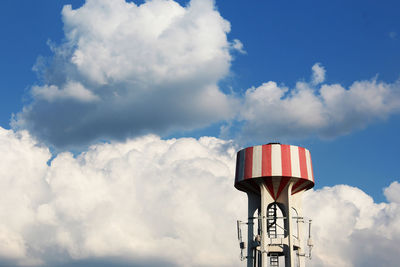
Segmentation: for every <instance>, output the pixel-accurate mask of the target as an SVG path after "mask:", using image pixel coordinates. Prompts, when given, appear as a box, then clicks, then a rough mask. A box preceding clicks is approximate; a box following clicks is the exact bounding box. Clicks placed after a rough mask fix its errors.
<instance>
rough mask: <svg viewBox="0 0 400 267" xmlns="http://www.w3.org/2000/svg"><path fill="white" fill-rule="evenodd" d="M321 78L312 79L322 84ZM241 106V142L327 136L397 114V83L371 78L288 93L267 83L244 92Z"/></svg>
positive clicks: (399, 105)
mask: <svg viewBox="0 0 400 267" xmlns="http://www.w3.org/2000/svg"><path fill="white" fill-rule="evenodd" d="M316 66H317V67H316ZM314 67H316V68H315V70H314V75H315V73H317V72H320V71H321V69H322V70H323V67H321V66H320V65H317V64H316V65H314V66H313V69H314ZM323 73H324V71H323ZM323 76H324V75H322V76H319V78H315V79H314V81H317V80H318V83H320V82H322V81H323ZM321 77H322V78H321ZM243 102H244V103H243V106H242V109H241V111H240V114H239V119H240V120H242V121H243V122H244V127H243V134H244V136H245V137H246V138H251V139H256V140H265V139H268V138H302V137H308V136H312V135H317V136H320V137H324V138H332V137H336V136H339V135H343V134H347V133H350V132H352V131H354V130H357V129H360V128H363V127H366V126H367V125H368V124H370V123H372V122H374V121H377V120H382V119H386V118H387V117H388V116H390V115H392V114H394V113H398V112H399V110H400V83H399V82H395V83H385V82H381V81H378V80H377V79H372V80H368V81H356V82H354V83H353V84H352V85H350V86H349V88H345V87H343V86H342V85H340V84H321V85H319V86H318V87H315V86H313V84H312V83H311V84H309V83H305V82H298V83H297V84H296V86H295V88H293V89H289V88H287V87H284V86H279V85H278V84H277V83H276V82H272V81H271V82H268V83H264V84H262V85H261V86H259V87H257V88H255V87H253V88H250V89H248V90H247V91H246V94H245V96H244V101H243Z"/></svg>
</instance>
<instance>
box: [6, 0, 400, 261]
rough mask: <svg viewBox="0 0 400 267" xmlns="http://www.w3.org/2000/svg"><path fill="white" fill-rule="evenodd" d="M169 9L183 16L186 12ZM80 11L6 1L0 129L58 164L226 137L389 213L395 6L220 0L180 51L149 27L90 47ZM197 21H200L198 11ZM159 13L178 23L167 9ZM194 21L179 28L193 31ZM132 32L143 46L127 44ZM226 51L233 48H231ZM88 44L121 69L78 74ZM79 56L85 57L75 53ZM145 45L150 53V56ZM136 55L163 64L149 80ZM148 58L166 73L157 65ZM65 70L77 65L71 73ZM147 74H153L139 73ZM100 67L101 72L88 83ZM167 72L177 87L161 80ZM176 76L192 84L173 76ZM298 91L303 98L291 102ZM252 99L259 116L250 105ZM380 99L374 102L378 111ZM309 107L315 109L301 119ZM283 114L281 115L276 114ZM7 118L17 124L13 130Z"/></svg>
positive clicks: (394, 143) (399, 35) (394, 142)
mask: <svg viewBox="0 0 400 267" xmlns="http://www.w3.org/2000/svg"><path fill="white" fill-rule="evenodd" d="M161 2H162V1H161ZM178 2H179V4H181V5H182V6H186V5H188V1H178ZM84 3H85V1H80V0H79V1H78V0H70V1H67V0H62V1H61V0H60V1H51V0H39V1H35V2H33V1H27V0H25V1H22V0H18V1H14V0H5V1H2V2H1V8H0V35H1V36H2V41H1V42H0V59H1V60H0V73H1V79H0V126H1V127H2V128H5V129H12V130H13V131H18V130H24V129H26V130H28V132H29V133H30V135H31V136H33V137H35V138H37V139H38V140H39V141H38V142H39V143H40V144H42V145H44V146H46V147H49V149H50V150H51V151H53V155H52V158H54V157H56V156H57V153H62V152H65V151H72V152H73V153H74V154H75V155H78V154H80V153H81V152H84V153H85V151H87V150H88V147H89V146H90V145H96V144H99V143H100V144H101V143H109V142H125V140H127V139H131V138H137V137H141V136H143V135H146V134H156V135H159V136H161V138H164V139H169V138H181V137H195V138H200V137H202V136H212V137H217V138H220V139H222V140H225V139H231V140H233V143H234V144H235V148H237V149H238V148H240V147H241V146H248V145H255V144H261V143H268V142H270V141H271V140H272V141H280V142H282V143H290V144H294V145H299V146H303V147H306V148H308V149H309V150H310V151H311V155H312V158H313V166H314V174H315V176H316V188H317V189H321V188H323V187H325V186H330V187H333V186H335V185H339V184H345V185H349V186H353V187H357V188H359V189H361V190H362V191H364V192H365V193H366V194H368V195H370V196H371V197H373V199H374V200H375V201H376V202H377V203H379V202H386V201H388V200H387V196H386V197H385V196H384V194H383V190H384V188H387V187H388V186H389V185H390V184H391V183H392V182H394V181H396V180H399V176H398V161H399V156H398V150H399V147H400V140H399V138H398V137H399V136H400V116H399V113H400V97H399V96H400V84H399V78H400V19H399V16H398V10H400V3H399V2H398V1H395V0H388V1H381V2H379V1H372V0H370V1H358V0H357V1H314V0H313V1H310V0H307V1H297V2H293V1H237V0H231V1H222V0H216V1H215V10H214V11H215V12H216V13H213V14H212V16H211V17H209V20H208V22H209V23H210V24H212V23H214V22H215V25H216V26H215V28H214V27H208V28H207V27H205V28H204V29H208V30H207V31H206V32H207V34H205V37H204V39H201V38H203V37H202V36H203V35H201V34H200V33H203V32H201V30H202V29H200V30H199V32H198V33H199V35H198V36H196V38H194V39H195V40H194V41H187V39H190V38H188V36H190V37H192V35H188V36H186V37H185V36H183V37H182V36H181V35H179V34H180V32H179V33H176V32H173V34H176V35H171V36H172V37H170V39H168V40H167V39H166V40H165V43H163V44H165V46H164V47H161V48H160V47H158V46H157V44H153V43H151V42H150V41H148V40H146V39H145V38H147V37H146V36H147V35H146V34H147V33H148V32H150V31H151V30H148V29H146V28H144V29H143V31H141V30H140V29H139V30H137V31H134V33H131V35H129V36H128V37H126V39H123V38H125V37H124V36H122V35H123V33H124V32H123V33H122V35H112V34H113V33H110V35H107V34H109V33H107V32H106V33H104V32H101V31H102V29H103V28H105V27H106V26H99V29H97V30H99V35H91V34H92V33H91V32H90V29H93V27H94V28H96V26H92V28H90V27H89V28H85V27H86V25H87V24H85V23H86V22H87V21H86V18H87V17H88V18H89V17H90V16H91V13H90V12H91V10H94V11H96V12H102V11H99V10H97V9H96V8H95V7H96V3H95V2H93V1H92V2H91V3H92V5H93V6H91V7H88V13H85V14H83V13H82V16H81V17H80V18H76V17H74V16H73V11H71V10H76V9H78V8H79V7H81V6H82V5H83V4H84ZM134 3H136V4H137V5H139V4H141V3H143V1H134ZM65 5H71V9H65V8H64V13H63V14H62V13H61V12H62V9H63V7H64V6H65ZM106 6H107V5H106ZM91 8H92V9H91ZM107 8H109V9H110V10H111V9H112V8H110V7H109V6H108V7H105V9H104V10H107ZM199 10H200V11H201V12H205V11H204V10H208V9H207V7H203V6H201V7H199ZM116 12H117V13H116V14H118V12H119V11H118V10H117V11H116ZM165 12H177V13H179V12H183V11H182V10H181V11H179V8H176V9H174V11H172V9H171V10H170V11H165ZM201 12H200V13H201ZM207 12H208V11H207ZM210 12H211V11H210ZM211 13H212V12H211ZM211 13H210V14H211ZM105 14H111V13H107V12H105ZM157 14H162V12H161V13H157ZM196 14H197V13H196ZM201 14H203V13H201ZM204 14H205V13H204ZM207 14H208V13H207ZM216 14H219V15H220V16H221V17H222V18H223V19H222V18H219V17H218V16H216ZM190 16H192V15H190V14H189V15H188V18H187V21H189V22H187V23H188V24H190V23H194V22H193V21H196V20H193V21H191V17H190ZM193 16H194V15H193ZM199 16H200V15H199ZM116 17H117V16H116ZM111 19H114V18H113V17H111V15H110V21H111ZM225 22H229V24H230V26H227V25H226V24H224V23H225ZM99 23H101V21H100V22H99ZM104 23H105V24H104V25H107V24H108V22H107V21H105V22H104ZM181 23H182V25H179V27H178V28H179V30H181V29H186V25H187V24H185V23H186V22H181ZM110 24H112V23H110ZM134 24H135V21H132V25H134ZM127 25H130V24H129V23H128V24H127ZM143 25H146V24H143ZM102 27H103V28H102ZM127 27H129V26H127ZM143 27H145V26H143ZM180 27H182V28H180ZM227 27H228V28H229V29H228V28H227ZM139 28H140V27H139ZM88 29H89V30H88ZM204 29H203V30H204ZM74 31H75V32H74ZM76 32H78V33H76ZM68 34H70V35H68ZM74 34H75V35H74ZM119 34H120V33H119ZM135 34H139V35H140V34H143V35H140V38H136V37H137V35H135ZM71 36H72V37H71ZM104 36H106V37H104ZM107 36H112V38H119V37H121V36H122V37H121V40H122V41H120V43H121V47H124V46H123V45H126V44H132V46H127V47H129V48H128V50H131V52H129V53H128V54H126V55H125V54H123V53H122V52H121V51H124V50H123V49H122V48H121V47H113V45H114V43H118V42H119V41H115V42H113V40H110V39H107V38H108V37H107ZM143 36H144V37H143ZM176 36H178V37H176ZM220 37H221V38H220ZM225 37H226V38H227V40H225V39H224V38H225ZM74 38H75V39H74ZM101 38H104V39H101ZM129 38H130V39H129ZM174 38H177V39H174ZM179 38H182V39H179ZM118 40H119V39H118ZM138 40H139V41H138ZM143 40H144V41H143ZM235 40H236V41H235ZM186 41H187V45H188V46H190V47H192V46H193V47H194V48H192V49H193V51H196V49H198V50H197V51H196V54H195V55H189V56H187V57H186V55H185V54H182V53H181V51H180V50H179V51H178V50H176V51H175V50H174V49H175V48H171V49H172V50H173V52H171V53H170V55H172V56H171V58H170V57H169V51H168V50H167V48H165V47H169V45H170V44H176V46H179V44H180V43H185V42H186ZM203 41H204V43H203ZM96 42H98V43H96ZM192 42H193V43H192ZM214 42H215V46H214ZM235 42H236V44H238V45H239V46H236V47H235V46H234V44H235ZM199 43H200V44H201V45H199V46H197V45H198V44H199ZM83 44H88V47H84V45H83ZM96 44H105V45H104V47H105V50H106V49H110V51H113V52H110V54H111V55H113V54H112V53H116V54H118V53H121V55H122V56H121V58H122V59H121V58H119V59H121V62H122V63H121V64H120V65H118V63H115V66H114V63H113V64H112V65H113V66H112V67H111V66H110V64H109V62H108V61H104V62H103V61H101V60H102V59H101V57H100V56H99V57H98V58H96V57H93V58H90V60H92V61H93V62H94V63H93V62H92V61H90V62H89V63H88V64H87V65H85V64H86V63H85V59H87V58H86V57H85V56H86V54H85V53H88V54H89V53H90V51H92V50H91V49H92V48H93V47H97V46H96ZM143 44H144V45H143ZM185 44H186V43H185ZM240 44H241V45H242V46H243V47H240ZM200 46H202V47H200ZM208 46H209V47H208ZM51 47H52V48H51ZM77 47H78V48H81V50H80V51H79V52H80V53H81V54H77V53H76V51H78V48H77ZM149 47H150V48H149ZM152 47H155V48H154V49H158V50H157V51H156V52H154V54H152V53H153V50H151V49H152ZM171 47H173V45H172V46H171ZM199 47H200V48H199ZM204 47H206V48H207V49H209V50H207V49H205V48H204ZM52 49H53V50H52ZM213 49H214V50H213ZM211 50H212V52H213V53H214V54H213V55H216V56H215V57H214V58H211V59H210V61H209V62H208V61H207V62H206V63H204V61H203V60H204V57H207V55H206V54H204V55H205V56H204V57H200V56H199V57H197V55H203V54H202V53H207V51H211ZM137 51H139V52H137ZM136 52H137V53H136ZM175 52H176V53H177V54H176V55H175V54H174V53H175ZM68 53H70V54H68ZM142 54H146V55H150V56H149V57H152V56H153V55H156V56H154V58H155V59H154V60H155V62H156V63H155V64H154V65H156V64H159V65H157V66H158V67H159V68H157V69H151V68H152V67H153V66H152V65H151V60H149V63H148V64H149V66H147V65H146V64H147V62H145V61H140V60H141V57H140V55H142ZM63 55H67V56H66V57H65V58H64V57H63ZM82 55H83V56H82ZM160 55H161V56H160ZM80 56H82V57H80ZM157 56H159V58H163V60H165V61H162V60H161V61H158V59H159V58H158V57H157ZM180 56H182V57H180ZM178 57H180V60H177V61H176V62H175V61H174V60H175V59H176V58H178ZM123 58H127V62H128V63H127V62H125V61H124V59H123ZM106 59H107V58H106ZM74 60H75V61H74ZM113 60H114V61H112V62H120V61H115V59H113ZM134 60H138V63H136V62H134ZM71 62H72V63H71ZM77 62H78V63H77ZM160 62H161V63H160ZM165 62H169V63H165ZM210 62H211V63H210ZM103 63H104V65H102V64H103ZM317 63H319V64H317ZM74 64H75V65H79V64H82V65H79V67H77V68H76V69H74V68H75V65H74ZM123 64H125V65H123ZM126 64H128V65H126ZM129 64H130V65H129ZM168 64H170V65H168ZM142 65H146V66H147V67H145V68H144V69H146V68H148V69H151V70H149V71H147V72H146V71H143V69H141V68H140V67H141V66H142ZM96 66H101V67H99V68H100V69H101V68H103V69H101V70H100V71H98V72H97V69H96ZM171 66H172V67H171ZM193 66H194V67H193ZM313 66H317V67H316V70H312V68H313ZM114 67H115V68H114ZM191 67H193V68H194V70H193V73H192V72H190V71H192V69H191ZM165 69H167V71H170V73H172V74H173V75H176V77H178V78H171V77H172V76H173V75H171V74H168V75H167V74H160V73H162V71H163V70H165ZM181 70H185V71H186V70H189V72H190V73H189V74H184V75H187V76H184V77H183V76H179V75H181V72H180V71H181ZM125 71H126V73H125ZM317 71H320V72H321V73H323V74H322V76H323V78H322V80H321V81H319V82H317V81H315V79H314V78H313V74H314V75H315V74H316V73H317ZM104 73H106V74H104ZM185 73H186V72H185ZM173 77H175V76H173ZM102 79H104V81H102ZM158 79H159V80H158ZM174 79H175V80H174ZM160 81H161V82H160ZM270 81H273V82H274V84H272V83H271V84H269V85H270V87H268V88H269V89H268V88H267V86H265V87H264V86H263V84H266V83H268V82H270ZM357 82H358V83H357ZM132 84H135V86H137V88H139V89H137V91H135V90H136V89H135V90H132V88H136V87H135V86H133V87H132ZM137 84H139V85H137ZM334 85H338V86H339V85H340V88H341V89H340V90H342V91H340V90H339V89H338V90H339V91H340V92H341V93H342V94H343V95H344V97H343V98H338V99H334V100H332V102H329V99H330V98H329V99H328V97H329V96H326V97H325V95H324V92H329V90H333V89H332V88H334ZM51 86H54V87H51ZM210 88H211V89H210ZM251 88H253V89H251ZM304 88H305V89H304ZM322 88H326V91H324V89H322ZM365 88H370V90H367V89H365ZM364 89H365V90H364ZM74 90H75V91H74ZM130 90H131V91H130ZM110 92H113V94H114V95H112V93H110ZM279 92H280V93H282V95H281V96H280V97H278V98H274V99H272V98H271V99H269V98H268V94H273V93H276V94H278V93H279ZM299 92H300V93H299ZM301 92H303V93H304V95H302V96H304V97H300V95H301V94H302V93H301ZM349 92H355V93H354V94H350V93H349ZM364 93H365V95H363V94H364ZM197 94H198V95H197ZM256 94H258V95H259V96H260V97H259V99H260V101H261V104H257V103H256V102H254V101H255V100H254V99H253V98H251V97H252V96H256ZM346 95H347V96H346ZM120 96H124V97H122V98H118V97H120ZM191 96H196V97H191ZM263 96H264V97H266V99H267V98H268V99H269V100H268V101H271V103H273V104H274V105H275V106H268V105H267V106H264V104H262V103H267V100H265V99H264V100H263V99H262V97H263ZM380 97H382V99H383V100H382V102H379V101H378V100H379V99H380ZM321 99H322V100H321ZM292 100H293V101H292ZM374 100H377V101H378V102H379V103H376V102H374ZM174 101H176V102H174ZM296 101H297V102H296ZM335 101H336V102H335ZM144 102H146V103H149V104H148V105H149V106H151V107H150V108H149V107H148V106H146V105H144V104H143V103H144ZM203 102H210V103H208V104H204V103H203ZM311 102H312V103H313V105H312V107H311V109H304V110H303V107H304V106H308V105H309V103H311ZM328 102H329V103H331V104H329V103H328ZM268 103H269V102H268ZM327 103H328V104H327ZM285 105H288V106H289V107H287V106H285ZM295 105H298V106H295ZM310 106H311V104H310ZM192 107H193V108H192ZM287 110H290V112H288V113H285V112H286V111H287ZM250 111H251V112H250ZM275 111H276V113H274V112H275ZM319 112H321V114H322V115H321V116H319V115H320V114H318V113H319ZM296 113H298V114H299V115H298V116H297V114H296ZM293 114H295V115H296V116H295V115H293ZM338 114H339V115H338ZM12 118H14V123H13V124H10V122H11V120H12ZM296 120H297V121H300V122H299V123H298V124H297V122H296ZM260 121H261V122H260ZM263 121H265V122H264V123H263ZM127 125H128V126H127ZM221 129H225V130H221ZM264 133H265V134H264ZM232 183H233V177H232ZM162 260H164V259H162ZM168 260H169V259H168Z"/></svg>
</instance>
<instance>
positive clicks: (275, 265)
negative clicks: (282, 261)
mask: <svg viewBox="0 0 400 267" xmlns="http://www.w3.org/2000/svg"><path fill="white" fill-rule="evenodd" d="M269 266H270V267H279V255H278V254H275V253H271V254H270V255H269Z"/></svg>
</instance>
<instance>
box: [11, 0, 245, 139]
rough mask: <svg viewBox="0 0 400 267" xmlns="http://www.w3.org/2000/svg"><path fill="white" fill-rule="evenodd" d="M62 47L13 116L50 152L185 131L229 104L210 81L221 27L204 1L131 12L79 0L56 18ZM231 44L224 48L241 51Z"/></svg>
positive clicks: (224, 54) (223, 63) (164, 2)
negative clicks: (61, 29) (60, 22)
mask: <svg viewBox="0 0 400 267" xmlns="http://www.w3.org/2000/svg"><path fill="white" fill-rule="evenodd" d="M62 19H63V22H64V33H65V41H64V42H63V43H61V44H59V45H56V44H51V49H52V51H53V54H54V55H53V57H52V58H51V59H49V60H48V61H49V62H48V64H46V60H43V58H41V59H40V60H39V61H38V64H37V66H36V67H35V69H36V70H37V71H38V72H40V73H41V75H42V77H43V83H44V84H43V85H40V86H34V87H33V88H32V90H31V92H32V94H31V95H32V98H33V101H32V103H31V104H30V105H27V106H25V107H24V109H23V111H22V112H20V113H19V114H17V116H16V117H15V120H14V122H13V127H14V128H15V129H28V130H29V131H30V132H32V133H33V134H35V135H36V136H38V137H39V138H40V139H42V140H46V141H48V142H49V143H52V144H55V145H57V146H67V145H70V144H84V143H86V142H90V141H93V140H96V139H123V138H126V137H129V136H134V135H138V134H142V133H148V132H151V133H161V134H165V133H169V131H171V130H174V131H175V130H182V129H193V128H197V127H202V126H205V125H209V124H210V123H212V122H216V121H219V120H221V119H228V118H231V117H232V116H233V115H232V110H233V105H234V103H235V101H234V100H233V98H232V97H230V96H228V95H225V94H224V93H222V92H221V91H220V90H219V88H218V86H217V83H218V81H219V80H220V79H222V78H223V77H224V76H226V75H227V74H228V72H229V67H230V63H231V60H232V57H231V55H230V51H231V48H232V44H231V43H230V42H229V41H228V40H227V33H228V32H229V31H230V24H229V22H228V21H226V20H225V19H223V18H222V17H221V15H220V14H219V12H218V11H217V10H216V9H215V7H214V2H213V1H212V0H192V1H190V3H189V4H188V6H187V7H182V6H180V5H179V4H178V3H176V2H174V1H171V0H153V1H146V2H145V3H144V4H141V5H138V6H137V5H135V3H132V2H130V3H127V2H125V1H124V0H112V1H110V0H87V1H86V3H85V4H84V5H83V6H82V7H80V8H78V9H72V8H71V6H68V5H67V6H65V7H64V8H63V11H62ZM240 44H241V43H240V41H238V40H235V41H234V42H233V46H234V47H235V48H236V49H238V50H239V51H241V49H242V48H241V47H242V46H240Z"/></svg>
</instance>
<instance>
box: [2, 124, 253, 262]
mask: <svg viewBox="0 0 400 267" xmlns="http://www.w3.org/2000/svg"><path fill="white" fill-rule="evenodd" d="M0 142H1V146H0V149H1V151H0V152H1V153H2V155H3V159H2V161H1V162H0V172H1V175H0V183H1V187H0V188H1V189H0V190H1V192H0V195H1V197H0V216H1V217H2V218H3V219H2V220H1V221H0V265H2V264H1V263H3V264H4V262H11V265H14V266H15V265H18V266H23V265H33V266H42V265H44V266H58V265H60V266H64V265H63V264H66V265H65V266H75V265H74V264H76V266H82V264H83V265H85V262H86V263H88V262H93V264H94V265H95V266H96V264H95V263H96V262H103V263H104V262H110V266H115V262H122V263H123V262H125V263H127V264H133V266H135V264H137V265H138V266H160V265H158V264H157V263H162V264H161V265H163V266H239V264H240V261H238V257H237V255H238V251H237V248H236V242H235V241H236V240H235V231H236V229H235V219H236V218H238V217H243V216H242V215H244V214H245V213H246V210H245V208H246V201H245V199H244V198H245V196H244V194H241V193H240V192H238V191H236V190H235V189H234V188H233V177H234V162H235V159H234V157H235V148H234V147H233V145H232V144H231V143H229V142H227V141H223V140H220V139H216V138H212V137H203V138H200V139H198V140H196V139H192V138H182V139H170V140H161V139H160V138H159V137H157V136H153V135H150V136H145V137H141V138H137V139H134V140H130V141H127V142H124V143H112V144H99V145H96V146H92V147H91V148H90V149H89V150H88V151H85V152H82V153H81V154H79V155H77V156H76V157H74V156H73V155H72V154H71V153H69V152H65V153H61V154H59V155H57V156H56V157H55V158H54V159H52V160H51V161H50V162H49V165H47V164H46V162H47V161H48V160H50V158H51V154H50V153H49V150H48V149H47V148H46V147H43V146H39V145H38V143H37V142H36V141H34V140H33V139H32V138H31V137H30V136H29V135H28V134H27V133H26V132H22V133H19V132H18V133H14V132H13V131H11V130H4V129H0ZM241 213H242V214H241ZM104 259H108V260H107V261H106V260H104ZM146 259H152V260H151V261H148V260H146ZM146 262H147V263H146ZM85 266H86V265H85ZM102 266H103V265H102ZM116 266H118V265H116Z"/></svg>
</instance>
